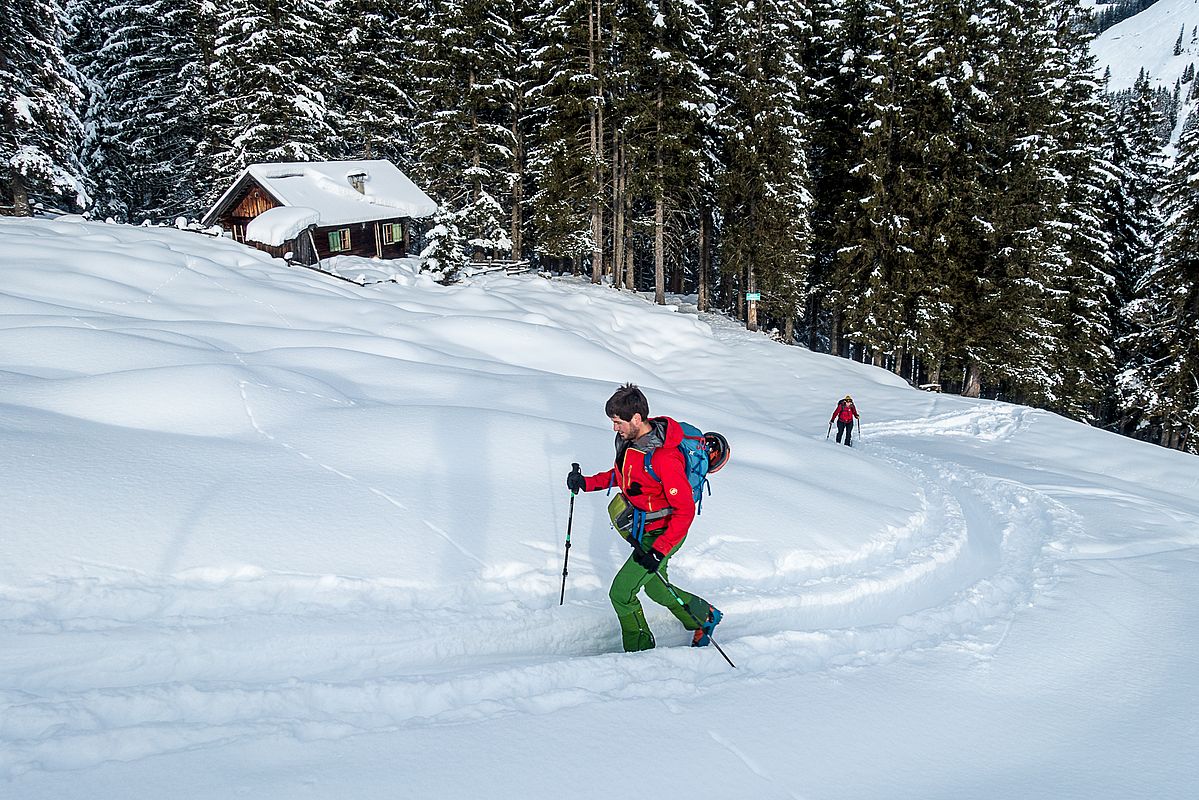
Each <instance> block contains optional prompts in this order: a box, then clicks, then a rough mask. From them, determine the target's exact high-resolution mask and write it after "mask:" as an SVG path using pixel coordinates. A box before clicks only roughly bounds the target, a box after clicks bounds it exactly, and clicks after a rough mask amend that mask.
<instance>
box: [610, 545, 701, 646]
mask: <svg viewBox="0 0 1199 800" xmlns="http://www.w3.org/2000/svg"><path fill="white" fill-rule="evenodd" d="M678 549H679V548H678V547H675V548H674V550H671V551H670V556H673V555H674V554H675V553H676V552H678ZM670 556H667V557H666V558H664V559H662V564H661V566H659V567H658V571H657V572H656V573H650V572H648V571H646V569H645V568H644V567H642V566H641V565H640V564H638V563H637V562H636V561H634V560H633V556H632V555H630V556H629V557H628V559H627V560H626V561H625V562H624V565H623V566H622V567H621V568H620V569H619V570H617V571H616V577H614V578H613V579H612V588H610V589H609V590H608V598H609V599H610V600H611V601H612V607H613V608H615V609H616V618H617V619H618V620H619V621H620V638H621V641H622V643H623V644H624V649H625V652H626V653H631V652H634V651H637V650H649V649H650V648H652V647H653V646H654V634H653V632H652V631H651V630H650V629H649V624H648V623H647V622H646V621H645V612H644V610H642V608H641V601H640V600H638V599H637V594H638V593H639V592H640V591H641V590H642V589H645V593H646V594H647V595H648V596H649V599H650V600H653V601H654V602H655V603H657V604H658V605H660V606H666V607H667V608H668V609H670V613H672V614H674V616H675V618H676V619H678V621H679V622H681V623H683V627H684V628H686V629H687V630H689V631H693V630H695V629H696V628H698V627H699V625H698V624H697V623H696V620H699V622H700V623H702V622H704V621H705V620H707V618H708V601H707V600H704V599H703V598H702V597H699V596H698V595H694V594H691V593H690V592H685V591H683V590H682V589H679V588H678V587H677V586H676V587H673V588H674V594H673V595H672V594H671V590H670V589H669V588H667V585H666V583H667V582H668V581H669V580H670V578H669V577H667V574H666V567H667V562H668V561H669V560H670ZM674 595H678V598H679V600H682V601H683V603H684V604H685V605H679V601H678V600H676V599H675V597H674Z"/></svg>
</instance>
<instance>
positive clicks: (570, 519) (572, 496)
mask: <svg viewBox="0 0 1199 800" xmlns="http://www.w3.org/2000/svg"><path fill="white" fill-rule="evenodd" d="M570 466H571V467H572V469H571V472H578V471H579V465H578V464H571V465H570ZM574 521H575V493H574V492H571V493H570V513H569V514H568V515H567V517H566V555H565V557H564V558H563V559H562V595H561V596H560V597H559V598H558V605H562V604H563V603H564V602H566V565H567V564H568V563H570V526H571V525H573V524H574Z"/></svg>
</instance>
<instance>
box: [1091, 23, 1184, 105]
mask: <svg viewBox="0 0 1199 800" xmlns="http://www.w3.org/2000/svg"><path fill="white" fill-rule="evenodd" d="M1197 27H1199V4H1196V3H1195V0H1157V2H1156V3H1154V4H1153V5H1151V6H1150V7H1149V8H1147V9H1145V10H1144V11H1142V12H1140V13H1139V14H1135V15H1133V16H1131V17H1129V18H1128V19H1126V20H1123V21H1121V22H1119V23H1117V24H1115V25H1113V26H1112V27H1110V28H1108V29H1107V30H1105V31H1104V32H1103V33H1101V34H1099V36H1097V37H1096V38H1095V40H1094V41H1093V42H1092V43H1091V51H1092V52H1093V53H1094V54H1095V58H1096V60H1097V66H1098V70H1099V74H1100V75H1102V74H1104V71H1105V70H1107V69H1109V68H1110V69H1111V82H1110V84H1109V88H1110V90H1111V91H1113V92H1118V91H1121V90H1123V89H1130V88H1132V85H1133V84H1134V83H1136V80H1137V75H1139V74H1140V72H1141V70H1142V69H1144V70H1145V71H1146V72H1147V73H1148V75H1149V78H1150V82H1151V83H1152V84H1153V85H1154V86H1159V87H1161V88H1164V89H1169V90H1171V91H1173V89H1174V84H1175V82H1177V81H1178V79H1179V78H1181V77H1182V73H1183V71H1184V70H1185V69H1186V68H1187V65H1188V64H1193V65H1195V66H1199V34H1197V33H1196V28H1197ZM1184 28H1185V33H1184V35H1183V37H1182V54H1181V55H1177V56H1176V55H1174V44H1175V42H1177V41H1178V34H1179V32H1180V31H1182V30H1183V29H1184ZM1184 96H1185V93H1184Z"/></svg>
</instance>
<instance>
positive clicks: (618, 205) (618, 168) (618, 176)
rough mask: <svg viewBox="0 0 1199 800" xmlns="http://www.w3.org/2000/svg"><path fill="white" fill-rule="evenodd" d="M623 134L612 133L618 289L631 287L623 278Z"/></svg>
mask: <svg viewBox="0 0 1199 800" xmlns="http://www.w3.org/2000/svg"><path fill="white" fill-rule="evenodd" d="M624 246H625V240H624V134H623V132H621V131H620V130H619V129H617V130H614V131H613V132H612V270H613V272H615V283H616V286H617V287H618V288H622V287H623V288H628V289H632V288H633V287H632V286H630V285H627V284H626V283H625V276H624Z"/></svg>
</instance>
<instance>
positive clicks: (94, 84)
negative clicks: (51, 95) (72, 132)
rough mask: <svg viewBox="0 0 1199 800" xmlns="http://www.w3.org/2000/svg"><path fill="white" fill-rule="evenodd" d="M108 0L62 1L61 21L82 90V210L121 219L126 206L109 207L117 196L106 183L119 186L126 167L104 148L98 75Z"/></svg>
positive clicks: (108, 21) (106, 141)
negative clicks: (86, 205)
mask: <svg viewBox="0 0 1199 800" xmlns="http://www.w3.org/2000/svg"><path fill="white" fill-rule="evenodd" d="M111 5H112V4H111V3H110V2H109V1H108V0H68V2H66V3H65V5H64V9H63V10H64V13H65V14H66V20H67V33H68V37H67V44H66V48H65V53H66V58H67V62H68V63H69V64H70V65H71V67H72V68H74V70H75V73H76V75H77V76H78V86H79V89H80V91H82V93H83V103H82V105H81V107H80V110H79V119H80V120H81V122H82V124H83V140H82V142H81V143H80V150H79V163H80V165H81V168H82V170H83V173H84V175H85V176H86V184H87V187H88V196H89V197H90V199H91V206H90V207H89V209H88V211H89V212H90V213H92V214H94V215H95V216H98V217H101V218H103V217H107V216H109V215H112V216H115V217H119V218H121V219H124V218H125V215H126V213H127V209H126V208H125V207H124V204H123V203H121V204H120V207H119V208H114V205H115V204H116V201H117V198H115V197H114V196H112V195H111V194H110V193H109V191H108V187H110V186H120V185H122V184H123V182H124V181H123V176H124V175H125V174H126V172H127V170H126V169H125V168H124V167H123V166H122V165H120V164H119V162H118V159H119V152H118V151H117V149H116V147H115V146H112V147H110V146H109V136H108V132H107V125H106V121H107V120H106V115H107V113H108V108H107V103H106V102H105V93H104V87H103V85H102V83H101V82H100V80H99V79H98V76H99V75H100V73H101V72H102V70H103V61H102V54H103V51H104V46H105V43H106V42H107V41H108V38H109V33H110V29H111V16H110V15H109V14H108V13H106V12H107V11H108V10H109V9H110V7H111Z"/></svg>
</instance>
